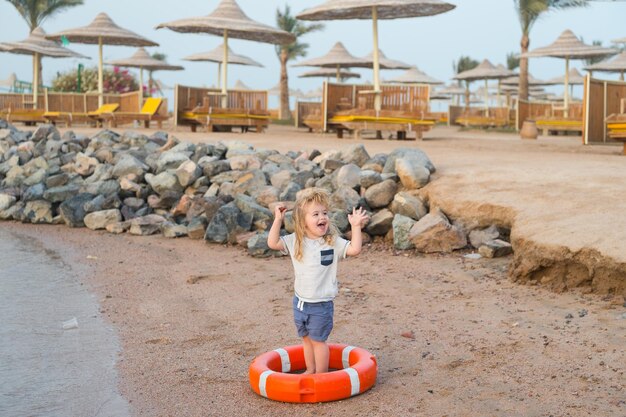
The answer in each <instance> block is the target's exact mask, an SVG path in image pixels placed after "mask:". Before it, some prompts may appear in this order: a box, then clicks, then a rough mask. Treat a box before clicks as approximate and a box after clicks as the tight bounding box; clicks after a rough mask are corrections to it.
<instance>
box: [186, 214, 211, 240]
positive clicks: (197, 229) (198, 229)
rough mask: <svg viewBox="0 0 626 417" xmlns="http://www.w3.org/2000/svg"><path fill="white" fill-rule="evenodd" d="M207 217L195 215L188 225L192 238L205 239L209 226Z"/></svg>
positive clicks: (188, 234) (188, 233)
mask: <svg viewBox="0 0 626 417" xmlns="http://www.w3.org/2000/svg"><path fill="white" fill-rule="evenodd" d="M207 224H208V222H207V219H206V217H195V218H193V219H191V221H190V222H189V224H188V225H187V236H189V238H190V239H203V238H204V234H205V232H206V227H207Z"/></svg>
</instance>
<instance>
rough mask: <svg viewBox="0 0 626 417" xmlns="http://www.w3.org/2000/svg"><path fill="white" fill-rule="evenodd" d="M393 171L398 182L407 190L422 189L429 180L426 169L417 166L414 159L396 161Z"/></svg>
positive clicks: (428, 172)
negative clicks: (398, 179) (396, 175)
mask: <svg viewBox="0 0 626 417" xmlns="http://www.w3.org/2000/svg"><path fill="white" fill-rule="evenodd" d="M395 171H396V173H397V174H398V177H399V178H400V182H401V183H402V185H403V186H404V188H406V189H407V190H416V189H418V188H422V187H423V186H425V185H426V184H428V181H429V180H430V171H429V170H428V168H426V167H425V166H422V165H419V164H417V163H416V159H414V158H398V159H396V169H395Z"/></svg>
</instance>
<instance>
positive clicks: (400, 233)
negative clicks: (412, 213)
mask: <svg viewBox="0 0 626 417" xmlns="http://www.w3.org/2000/svg"><path fill="white" fill-rule="evenodd" d="M415 223H416V221H415V220H413V219H412V218H410V217H407V216H403V215H402V214H396V215H395V216H394V217H393V222H392V228H393V247H394V248H396V249H399V250H408V249H413V248H415V245H414V244H413V242H411V240H410V239H409V233H410V231H411V228H412V227H413V225H415Z"/></svg>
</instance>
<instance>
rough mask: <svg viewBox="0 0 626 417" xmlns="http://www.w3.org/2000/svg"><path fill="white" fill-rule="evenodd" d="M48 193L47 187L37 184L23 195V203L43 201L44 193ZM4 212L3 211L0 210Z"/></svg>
mask: <svg viewBox="0 0 626 417" xmlns="http://www.w3.org/2000/svg"><path fill="white" fill-rule="evenodd" d="M45 192H46V187H45V186H44V185H43V184H41V183H39V184H35V185H33V186H31V187H28V188H27V189H26V191H24V194H23V195H22V201H35V200H43V199H44V197H43V196H44V193H45ZM0 210H3V209H0Z"/></svg>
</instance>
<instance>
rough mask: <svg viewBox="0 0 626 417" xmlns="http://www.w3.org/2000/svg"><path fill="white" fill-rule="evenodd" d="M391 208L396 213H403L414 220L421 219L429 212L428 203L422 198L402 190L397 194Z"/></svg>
mask: <svg viewBox="0 0 626 417" xmlns="http://www.w3.org/2000/svg"><path fill="white" fill-rule="evenodd" d="M389 208H390V209H391V211H392V212H394V213H395V214H401V215H403V216H406V217H410V218H412V219H413V220H419V219H421V218H422V217H424V216H425V215H426V214H428V210H427V208H426V205H425V204H424V203H423V202H422V200H421V199H420V198H419V197H416V196H415V195H413V194H411V193H408V192H406V191H400V192H399V193H398V194H396V195H395V196H394V197H393V201H392V202H391V205H390V206H389Z"/></svg>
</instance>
